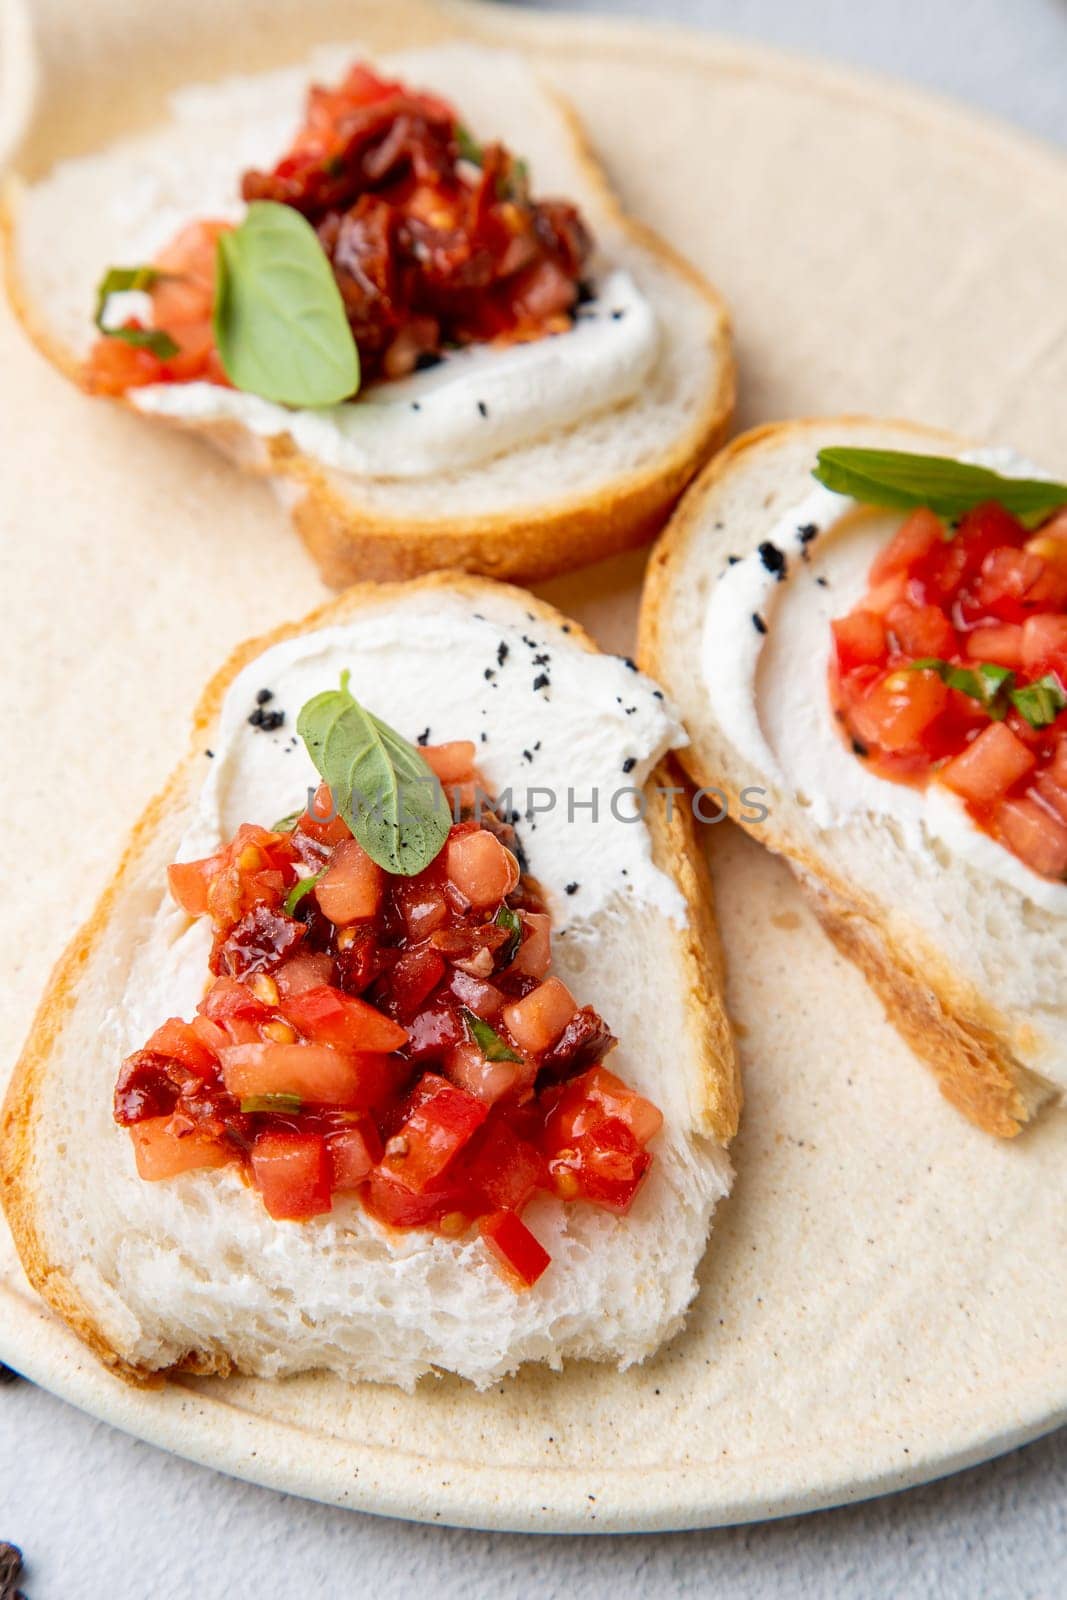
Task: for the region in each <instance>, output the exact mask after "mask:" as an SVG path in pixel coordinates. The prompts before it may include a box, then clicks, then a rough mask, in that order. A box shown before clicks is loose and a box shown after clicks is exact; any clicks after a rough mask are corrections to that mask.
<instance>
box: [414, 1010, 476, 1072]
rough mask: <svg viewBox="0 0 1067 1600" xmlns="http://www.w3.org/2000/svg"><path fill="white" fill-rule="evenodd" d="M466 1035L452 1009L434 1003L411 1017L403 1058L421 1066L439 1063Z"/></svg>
mask: <svg viewBox="0 0 1067 1600" xmlns="http://www.w3.org/2000/svg"><path fill="white" fill-rule="evenodd" d="M466 1036H467V1035H466V1030H465V1029H464V1026H463V1023H462V1022H461V1021H460V1019H459V1017H458V1016H457V1015H456V1013H455V1011H454V1010H453V1009H452V1007H451V1006H445V1005H442V1004H439V1003H438V1002H436V1001H435V1002H434V1003H433V1004H431V1005H428V1006H427V1007H426V1009H425V1010H424V1011H420V1012H419V1013H418V1014H417V1015H416V1016H415V1017H413V1018H412V1020H411V1026H410V1029H409V1030H408V1046H407V1051H406V1055H407V1057H408V1059H409V1060H410V1061H417V1062H418V1063H419V1064H420V1066H421V1065H423V1064H425V1063H426V1062H430V1061H440V1060H442V1059H443V1058H444V1056H445V1055H447V1053H448V1051H449V1050H451V1049H452V1048H453V1047H454V1046H455V1045H457V1044H462V1043H463V1041H464V1039H465V1038H466Z"/></svg>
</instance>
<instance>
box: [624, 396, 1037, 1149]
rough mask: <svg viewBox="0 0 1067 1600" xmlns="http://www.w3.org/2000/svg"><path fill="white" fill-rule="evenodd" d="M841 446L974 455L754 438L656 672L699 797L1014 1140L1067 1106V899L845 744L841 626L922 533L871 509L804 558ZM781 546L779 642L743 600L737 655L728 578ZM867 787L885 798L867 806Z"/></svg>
mask: <svg viewBox="0 0 1067 1600" xmlns="http://www.w3.org/2000/svg"><path fill="white" fill-rule="evenodd" d="M834 444H840V445H856V446H871V447H879V448H886V449H901V450H910V451H924V452H931V453H940V454H951V455H955V454H960V453H961V452H963V451H965V449H966V446H965V445H964V443H963V441H961V440H959V439H955V438H953V437H951V436H950V435H947V434H944V433H939V432H936V431H934V430H932V429H928V428H922V427H916V426H911V425H909V424H906V423H888V422H877V421H865V420H861V419H856V418H836V419H828V420H815V421H803V422H793V423H785V424H781V425H777V426H768V427H762V428H757V429H755V430H754V431H752V432H750V433H747V434H745V435H744V436H743V437H741V438H739V439H737V440H736V441H735V442H734V443H733V444H732V445H731V446H730V447H729V448H728V449H727V450H725V451H723V452H722V453H721V454H720V455H719V456H718V457H717V458H716V459H715V460H714V461H713V462H712V463H710V465H709V466H708V467H707V469H706V470H705V471H704V473H703V474H702V475H701V477H700V478H699V480H698V481H697V483H696V484H695V485H694V486H693V488H692V489H691V490H690V491H689V493H688V494H687V496H686V497H685V499H684V500H683V502H682V504H681V506H680V507H679V508H678V511H677V512H676V514H675V516H674V518H673V519H672V521H671V523H670V526H669V527H668V529H667V531H666V533H665V534H664V537H663V539H662V541H661V542H660V544H659V545H658V546H657V548H656V550H655V552H654V555H653V557H652V561H651V564H650V567H649V571H648V578H647V584H646V588H645V592H644V596H643V601H642V611H641V628H640V649H639V657H640V661H641V664H642V666H643V667H644V669H645V670H646V671H648V672H649V673H651V674H653V675H654V676H655V677H657V678H658V680H659V681H660V682H661V683H662V684H663V686H664V687H665V689H666V690H667V692H668V693H669V694H670V695H671V697H672V698H673V700H674V702H675V703H676V704H677V705H678V707H679V709H680V710H681V713H682V716H683V719H684V721H685V723H686V727H687V729H688V731H689V733H690V736H691V740H692V742H691V744H690V745H689V746H688V747H687V748H686V749H685V750H683V751H681V752H680V759H681V761H682V763H683V765H684V766H685V768H686V769H687V771H688V772H689V774H690V775H691V777H692V778H693V779H694V780H695V781H696V782H697V783H699V784H701V785H704V786H708V787H711V786H716V787H718V788H720V789H722V790H723V791H724V792H725V793H726V795H727V796H728V797H729V800H730V806H731V814H732V815H734V816H735V817H737V818H738V819H739V820H740V821H741V823H742V826H744V827H746V828H747V829H748V831H749V832H750V833H751V834H752V835H753V837H754V838H756V839H758V840H759V841H760V842H761V843H762V844H764V845H766V846H767V847H768V848H769V849H771V850H773V851H776V852H777V853H778V854H780V855H783V856H785V857H786V859H787V860H788V861H789V862H790V864H791V865H792V867H793V868H794V870H795V871H796V873H797V876H798V877H799V879H800V881H801V883H802V884H803V886H804V888H805V889H806V890H807V892H808V894H809V895H810V897H811V899H812V902H813V904H814V907H815V909H816V911H817V913H818V915H819V917H820V919H821V921H822V924H823V926H824V927H825V929H826V931H827V932H828V933H829V935H830V937H831V938H832V939H833V940H834V942H835V944H836V945H837V946H838V948H839V949H840V950H841V951H842V953H843V954H844V955H846V956H847V957H848V958H849V959H850V960H852V961H854V962H856V964H857V965H858V966H859V967H860V968H861V969H862V970H863V972H864V973H865V974H866V976H867V978H868V980H869V981H870V983H871V985H872V987H873V988H874V989H875V991H876V993H877V994H878V995H879V997H880V998H881V1000H882V1001H883V1002H884V1004H885V1007H886V1010H887V1013H888V1015H889V1018H890V1020H891V1021H892V1022H893V1023H894V1025H895V1026H896V1027H897V1029H898V1030H899V1032H900V1033H901V1034H902V1035H903V1036H904V1038H905V1039H907V1041H908V1042H909V1043H910V1045H911V1046H912V1048H913V1049H914V1050H915V1051H916V1053H917V1054H918V1055H920V1056H921V1057H922V1058H923V1059H924V1060H926V1061H927V1062H928V1063H929V1064H930V1065H931V1066H932V1067H933V1069H934V1071H935V1072H936V1074H937V1077H938V1080H939V1083H940V1086H941V1089H942V1092H943V1093H944V1094H945V1096H946V1097H947V1098H948V1099H949V1100H950V1101H951V1102H952V1103H953V1104H954V1105H955V1106H957V1107H958V1108H959V1109H960V1110H961V1111H963V1112H964V1114H965V1115H966V1116H968V1117H969V1118H970V1119H971V1120H972V1121H973V1122H975V1123H977V1124H978V1126H979V1127H981V1128H984V1129H986V1130H987V1131H989V1132H991V1133H996V1134H1001V1135H1005V1136H1010V1135H1013V1134H1015V1133H1017V1132H1018V1131H1019V1129H1020V1127H1021V1126H1022V1125H1023V1124H1024V1123H1025V1122H1027V1121H1028V1119H1029V1118H1031V1117H1032V1116H1033V1114H1034V1113H1035V1111H1037V1109H1038V1108H1039V1107H1040V1106H1041V1105H1043V1104H1044V1103H1045V1102H1046V1101H1048V1100H1049V1099H1051V1098H1052V1097H1053V1096H1054V1095H1055V1094H1056V1093H1058V1092H1059V1091H1060V1090H1061V1089H1062V1088H1063V1087H1064V1086H1067V996H1065V994H1064V987H1063V970H1064V969H1063V949H1064V940H1065V936H1067V905H1065V898H1067V885H1064V886H1060V885H1054V884H1049V883H1047V882H1046V881H1045V880H1043V879H1040V878H1038V877H1037V876H1036V875H1035V874H1033V873H1031V872H1030V871H1029V869H1028V868H1026V867H1025V866H1023V865H1022V863H1021V862H1018V861H1017V860H1016V859H1015V858H1014V857H1012V856H1010V855H1009V853H1008V852H1007V851H1006V850H1004V849H1002V848H1001V847H1000V846H999V845H997V844H995V843H994V842H993V841H991V840H988V839H986V838H985V836H984V835H978V836H977V839H978V842H979V844H980V849H979V851H978V855H979V856H980V859H978V857H977V856H976V854H975V850H974V849H973V848H972V845H973V844H974V843H975V841H970V842H968V841H967V840H964V841H963V846H962V847H961V846H960V845H959V844H958V843H955V844H954V843H953V842H952V839H951V837H950V838H949V839H948V840H946V836H945V831H944V829H942V828H941V827H939V826H938V825H937V823H936V822H931V819H930V816H929V814H928V811H927V810H926V809H924V797H923V796H922V795H921V794H919V793H918V792H916V791H912V790H910V789H904V788H903V787H902V786H901V785H899V784H895V783H889V782H887V781H885V780H882V779H878V778H877V777H875V776H874V775H873V774H870V773H867V772H866V771H865V770H863V769H862V768H861V767H860V763H859V762H858V761H857V759H856V757H855V756H853V755H852V753H851V752H850V751H848V750H847V749H846V748H845V746H844V744H843V742H842V741H841V739H840V736H839V734H838V733H837V731H836V728H835V725H834V723H833V719H832V714H831V711H830V707H829V697H828V693H827V688H826V670H827V664H828V659H829V643H830V631H829V623H830V619H831V618H833V617H837V616H841V615H843V614H844V613H846V612H847V611H848V610H850V609H851V607H852V605H853V604H854V603H855V601H856V600H857V599H858V598H859V597H860V595H861V594H862V593H863V592H864V591H865V589H866V586H867V584H866V574H867V571H868V568H869V564H870V560H871V558H872V557H873V554H874V552H875V551H876V550H877V549H878V548H879V547H880V545H881V543H882V542H884V541H885V540H886V539H888V537H889V536H890V535H891V533H892V531H893V529H894V527H895V526H898V525H899V522H900V515H899V513H898V514H893V513H882V512H875V511H872V510H870V509H869V508H868V509H867V510H865V511H864V512H863V513H862V514H861V515H860V516H859V517H853V518H851V519H848V520H847V521H845V522H844V523H842V524H841V525H840V527H839V528H838V530H837V531H836V532H832V533H831V534H829V535H828V536H827V538H826V539H825V540H824V539H818V540H816V541H815V542H812V543H810V544H808V545H805V544H803V542H802V541H800V540H799V539H798V538H797V526H796V525H797V524H803V523H805V521H806V520H807V519H806V517H805V515H804V514H803V512H802V510H801V508H802V507H803V504H804V502H805V500H806V499H809V497H810V496H811V493H812V491H813V490H815V491H817V492H818V485H817V484H816V483H815V482H814V480H813V479H812V477H811V473H812V469H813V467H814V466H815V461H816V453H817V451H818V450H819V449H821V448H823V447H826V446H830V445H834ZM994 464H997V463H994ZM1001 470H1005V471H1009V470H1011V466H1010V464H1009V463H1006V462H1005V463H1004V464H1002V465H1001ZM774 538H778V540H779V542H780V543H781V548H782V549H783V550H784V551H785V552H786V559H787V568H786V572H785V575H784V582H781V583H773V584H772V585H771V591H772V592H771V593H770V594H769V596H768V600H767V603H766V605H765V606H764V608H763V610H762V613H761V617H762V621H763V623H764V624H765V627H766V632H765V634H761V633H759V632H758V631H757V627H756V622H755V620H754V618H753V616H752V615H751V612H752V610H753V607H754V606H755V605H756V603H757V602H755V601H754V600H753V599H752V596H751V594H750V595H749V596H748V598H747V601H746V599H745V596H744V595H740V592H739V591H738V593H739V599H740V600H742V601H743V602H745V603H744V604H743V605H742V606H741V608H740V609H742V610H744V616H743V617H742V618H740V620H739V622H738V627H737V633H736V638H735V634H734V631H733V629H732V627H731V626H730V625H728V624H726V622H725V611H724V610H723V609H722V603H721V601H720V609H719V610H718V611H717V612H716V613H713V615H712V618H711V620H710V621H709V623H708V624H707V626H706V624H705V618H706V616H707V614H708V608H709V601H710V599H711V597H712V595H713V592H714V589H715V585H716V583H717V581H718V580H719V578H720V576H721V575H722V574H723V573H724V571H725V570H726V569H727V568H728V566H730V565H731V564H734V565H735V564H736V558H744V557H746V556H749V555H750V554H752V553H753V552H756V551H758V549H759V546H760V545H761V543H763V542H764V541H766V540H768V539H772V541H773V539H774ZM731 558H735V560H734V563H731ZM752 570H753V567H751V566H750V568H749V571H750V572H751V571H752ZM755 575H756V577H758V576H759V574H758V573H756V574H755ZM742 581H745V582H747V580H740V579H738V578H734V579H732V580H731V583H732V584H738V583H740V582H742ZM824 584H826V585H828V586H824ZM764 588H765V589H766V584H764ZM732 592H733V591H732V590H729V591H723V593H724V594H728V593H732ZM731 603H732V602H731ZM761 604H762V602H761ZM713 633H714V634H715V637H712V636H711V635H712V634H713ZM802 641H803V642H802ZM705 649H707V650H708V652H709V662H710V665H709V663H708V662H705V661H704V659H703V658H704V653H705ZM724 652H725V653H724ZM746 657H747V658H749V660H750V665H751V671H752V673H753V674H754V676H753V677H752V680H751V681H753V682H754V683H755V685H756V689H755V696H754V699H755V709H753V696H752V693H751V690H750V691H749V695H748V699H747V704H746V697H745V695H744V694H743V693H741V692H739V688H738V686H739V684H740V682H741V680H742V678H743V677H744V676H745V673H744V672H743V673H741V675H740V676H738V675H736V674H735V672H734V667H733V663H734V662H737V661H741V660H743V659H745V658H746ZM716 661H718V663H719V665H718V667H716V666H715V663H716ZM746 671H747V668H746ZM790 729H792V730H793V732H792V733H790ZM857 770H858V771H860V773H861V775H862V778H861V781H862V783H863V784H864V785H865V788H864V791H863V794H862V797H861V798H860V799H859V800H857V801H855V802H853V801H852V800H851V799H850V798H849V796H851V795H852V793H853V786H854V783H855V782H856V781H857V780H856V779H855V772H856V771H857ZM749 788H757V789H759V791H760V794H759V795H752V794H748V795H746V794H745V793H744V791H746V790H747V789H749ZM761 806H762V807H765V808H766V810H767V812H768V815H767V816H766V818H765V820H759V817H758V811H759V808H760V807H761ZM972 831H973V830H972ZM857 1043H858V1044H861V1045H862V1041H857Z"/></svg>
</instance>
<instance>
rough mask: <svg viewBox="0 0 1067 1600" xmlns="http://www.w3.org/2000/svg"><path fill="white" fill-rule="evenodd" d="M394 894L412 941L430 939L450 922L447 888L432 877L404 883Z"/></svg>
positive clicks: (421, 876)
mask: <svg viewBox="0 0 1067 1600" xmlns="http://www.w3.org/2000/svg"><path fill="white" fill-rule="evenodd" d="M394 893H395V895H396V898H397V902H398V904H399V906H400V910H401V913H402V915H403V918H404V926H405V927H406V928H407V932H408V937H409V938H411V939H425V938H427V936H428V935H429V934H431V933H433V931H434V929H435V928H439V927H441V925H442V923H444V922H445V921H446V920H447V918H448V901H447V900H446V899H445V891H444V888H443V887H442V885H441V884H440V883H439V882H437V881H436V878H435V877H433V876H432V875H431V874H430V873H425V872H422V873H420V874H419V876H418V877H417V878H410V879H407V880H406V881H402V882H401V883H399V884H397V886H396V888H395V890H394Z"/></svg>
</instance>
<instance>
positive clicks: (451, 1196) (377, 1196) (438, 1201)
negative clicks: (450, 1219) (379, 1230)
mask: <svg viewBox="0 0 1067 1600" xmlns="http://www.w3.org/2000/svg"><path fill="white" fill-rule="evenodd" d="M466 1199H467V1194H466V1191H464V1190H462V1189H458V1188H455V1187H453V1186H449V1185H448V1184H447V1183H444V1184H430V1185H428V1186H427V1188H426V1189H425V1191H424V1192H423V1193H422V1194H413V1193H412V1192H411V1190H410V1189H405V1187H404V1185H403V1184H402V1183H397V1181H396V1179H395V1178H391V1177H390V1176H389V1175H388V1173H386V1172H384V1171H383V1170H382V1168H381V1166H377V1167H375V1168H374V1169H373V1171H372V1172H371V1174H370V1177H369V1178H368V1179H367V1182H366V1185H365V1187H364V1189H363V1190H362V1200H363V1205H364V1207H365V1209H366V1210H367V1211H368V1212H369V1213H370V1215H371V1216H372V1217H374V1218H375V1219H376V1220H377V1221H378V1222H384V1223H385V1224H386V1226H387V1227H390V1228H432V1227H433V1226H434V1225H435V1224H436V1223H438V1222H440V1220H441V1218H442V1217H443V1216H446V1215H447V1214H448V1213H449V1212H450V1211H451V1212H458V1211H462V1209H463V1203H464V1201H465V1200H466Z"/></svg>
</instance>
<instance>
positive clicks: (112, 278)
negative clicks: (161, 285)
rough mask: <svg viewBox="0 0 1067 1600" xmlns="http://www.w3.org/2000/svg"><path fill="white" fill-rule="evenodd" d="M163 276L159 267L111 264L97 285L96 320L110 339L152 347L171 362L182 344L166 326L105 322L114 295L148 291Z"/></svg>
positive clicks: (145, 348)
mask: <svg viewBox="0 0 1067 1600" xmlns="http://www.w3.org/2000/svg"><path fill="white" fill-rule="evenodd" d="M163 276H164V274H163V273H161V272H160V271H159V269H158V268H157V267H108V269H107V271H106V272H105V273H104V276H103V277H102V278H101V279H100V282H99V283H98V284H97V286H96V315H95V316H94V317H93V321H94V322H95V323H96V326H97V327H98V328H99V329H100V332H101V333H103V334H106V335H107V337H108V338H109V339H121V340H122V342H123V344H132V345H136V346H137V348H138V349H140V350H151V352H152V354H153V355H154V356H158V357H159V359H160V360H161V361H169V360H170V358H171V356H176V355H177V354H178V348H179V347H178V346H177V345H176V344H175V342H174V340H173V339H172V338H171V336H170V334H169V333H165V332H164V330H163V329H162V328H109V327H108V326H107V324H106V323H105V322H104V315H105V313H106V311H107V307H108V301H109V300H110V299H111V296H112V295H113V294H129V293H130V292H131V291H132V290H140V291H147V290H148V289H151V287H152V285H153V284H155V283H158V282H159V280H160V278H161V277H163Z"/></svg>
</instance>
